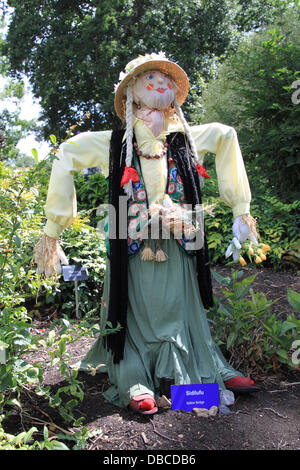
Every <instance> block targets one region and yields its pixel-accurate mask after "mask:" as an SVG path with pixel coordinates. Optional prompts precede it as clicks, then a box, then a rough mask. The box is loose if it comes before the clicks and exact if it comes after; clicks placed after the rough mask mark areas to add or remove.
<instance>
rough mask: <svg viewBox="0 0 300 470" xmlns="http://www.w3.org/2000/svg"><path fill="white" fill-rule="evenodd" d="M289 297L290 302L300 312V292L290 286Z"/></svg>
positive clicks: (288, 289)
mask: <svg viewBox="0 0 300 470" xmlns="http://www.w3.org/2000/svg"><path fill="white" fill-rule="evenodd" d="M287 299H288V302H289V304H290V305H291V306H292V307H293V308H294V309H295V310H296V312H298V313H300V294H299V293H298V292H296V291H294V290H292V289H291V288H290V287H288V288H287Z"/></svg>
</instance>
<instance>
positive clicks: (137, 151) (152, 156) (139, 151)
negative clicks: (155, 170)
mask: <svg viewBox="0 0 300 470" xmlns="http://www.w3.org/2000/svg"><path fill="white" fill-rule="evenodd" d="M133 145H134V147H135V149H136V153H137V154H138V156H139V157H143V158H146V159H147V160H159V159H160V158H162V157H163V156H164V155H166V153H167V150H168V143H167V142H166V143H164V148H163V149H162V151H161V153H160V154H155V155H149V154H148V153H147V154H146V155H144V154H143V153H142V151H141V150H139V149H138V144H137V143H136V142H135V143H134V144H133Z"/></svg>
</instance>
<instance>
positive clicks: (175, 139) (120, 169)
mask: <svg viewBox="0 0 300 470" xmlns="http://www.w3.org/2000/svg"><path fill="white" fill-rule="evenodd" d="M124 132H125V131H124V130H121V131H113V132H112V136H111V141H110V163H109V198H108V199H109V204H112V205H113V206H114V207H115V218H116V238H114V239H113V238H112V239H110V241H109V244H110V294H109V307H108V318H107V321H109V322H111V324H112V326H113V328H115V327H116V326H117V324H118V323H119V324H120V325H121V327H122V328H121V329H120V331H118V332H117V333H114V334H109V335H107V336H106V337H105V338H104V341H105V345H106V348H107V349H108V350H111V351H112V353H113V356H114V363H116V364H117V363H119V362H120V360H121V359H123V353H124V345H125V337H126V327H127V307H128V246H127V239H121V238H120V239H119V238H117V237H118V234H119V217H120V211H119V196H124V195H125V192H124V190H123V188H122V187H121V179H122V176H123V173H124V169H125V159H126V145H123V146H122V140H123V136H124ZM134 141H135V139H134ZM167 142H168V144H169V146H168V149H169V151H170V155H171V156H172V158H173V160H174V162H175V165H176V167H177V170H178V173H179V175H180V177H181V179H182V183H183V189H184V194H185V198H186V203H187V204H192V207H193V208H194V207H195V205H196V204H201V190H200V183H199V177H198V172H197V170H196V167H195V164H194V162H193V160H192V158H191V157H190V155H191V150H190V147H189V144H188V142H187V141H186V138H185V135H184V134H182V133H179V132H178V133H172V134H169V135H168V137H167ZM110 226H112V225H110ZM196 260H197V277H198V285H199V291H200V295H201V299H202V302H203V305H204V307H205V308H209V307H211V306H212V305H213V297H212V284H211V275H210V267H209V259H208V249H207V242H206V237H205V236H204V246H203V248H201V249H200V250H197V252H196Z"/></svg>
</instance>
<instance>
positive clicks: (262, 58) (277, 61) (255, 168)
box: [194, 10, 300, 202]
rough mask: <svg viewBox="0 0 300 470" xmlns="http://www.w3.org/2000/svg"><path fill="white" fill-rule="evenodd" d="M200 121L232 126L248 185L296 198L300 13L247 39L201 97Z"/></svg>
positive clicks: (299, 148) (289, 14) (299, 135)
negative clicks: (248, 176) (250, 180)
mask: <svg viewBox="0 0 300 470" xmlns="http://www.w3.org/2000/svg"><path fill="white" fill-rule="evenodd" d="M202 105H203V108H204V110H205V112H204V116H201V114H200V113H198V114H197V115H196V116H194V118H195V119H196V120H197V119H201V118H202V122H211V121H221V122H223V123H225V124H229V125H231V126H233V127H235V128H236V130H237V132H238V135H239V139H240V143H241V146H242V151H243V154H244V157H245V160H246V164H247V167H248V168H249V171H250V172H251V173H252V174H253V184H256V185H257V186H258V185H262V184H263V185H266V184H268V185H269V186H271V187H272V188H273V193H274V194H277V195H278V196H280V197H281V198H282V199H283V201H285V202H289V201H293V200H294V199H299V173H300V171H299V163H300V146H299V139H300V130H299V119H300V14H299V12H298V13H297V11H296V10H292V11H290V12H287V13H286V14H285V15H284V17H283V18H281V20H280V21H279V22H277V23H276V24H275V25H270V26H269V27H267V28H265V29H264V30H262V31H260V32H258V33H255V34H253V35H250V36H249V37H248V38H247V39H246V40H245V41H244V42H243V43H242V44H241V45H240V47H239V49H238V51H237V52H236V53H235V54H234V55H231V56H230V57H229V58H227V59H226V61H225V62H224V64H223V65H222V67H221V69H220V71H219V75H218V78H217V79H216V80H215V81H212V82H210V83H209V84H208V86H207V89H206V90H205V91H204V93H203V100H202Z"/></svg>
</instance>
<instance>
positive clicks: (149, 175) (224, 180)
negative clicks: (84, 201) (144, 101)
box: [44, 118, 251, 238]
mask: <svg viewBox="0 0 300 470" xmlns="http://www.w3.org/2000/svg"><path fill="white" fill-rule="evenodd" d="M190 130H191V133H192V136H193V138H194V141H195V144H196V148H197V152H198V159H199V161H201V159H202V158H203V156H204V154H205V153H206V152H211V153H215V154H216V171H217V176H218V185H219V192H220V197H221V199H222V200H223V201H224V202H225V203H226V204H228V205H229V206H230V207H231V208H232V210H233V216H234V217H237V216H239V215H242V214H246V213H249V212H250V201H251V192H250V188H249V183H248V178H247V174H246V171H245V167H244V162H243V158H242V154H241V150H240V147H239V143H238V139H237V135H236V132H235V130H234V129H233V128H232V127H229V126H226V125H223V124H220V123H210V124H204V125H198V126H191V127H190ZM175 131H183V129H182V127H181V124H175V123H172V122H171V121H169V122H168V123H167V129H166V130H165V131H163V132H162V133H161V134H160V135H159V136H158V137H155V136H154V135H153V133H152V131H151V130H150V129H149V128H148V127H147V126H146V125H145V124H144V123H143V121H141V120H139V119H137V118H135V121H134V132H135V136H136V140H137V144H138V147H139V149H140V150H141V151H142V152H143V154H147V153H148V154H150V155H154V154H156V153H159V152H160V150H161V149H162V147H163V144H164V143H165V141H166V136H167V134H169V133H170V132H175ZM111 133H112V131H100V132H83V133H81V134H78V135H76V136H74V137H72V138H71V139H69V140H68V141H67V142H65V143H63V144H62V145H61V146H60V148H59V151H58V154H57V156H58V159H57V160H55V161H54V162H53V167H52V172H51V177H50V182H49V189H48V196H47V201H46V206H45V214H46V217H47V224H46V227H45V230H44V231H45V233H46V234H47V235H48V236H49V237H53V238H58V237H59V236H60V234H61V232H62V231H63V230H64V229H65V228H66V227H67V226H68V225H70V224H71V223H72V221H73V220H74V218H75V217H76V212H77V206H76V192H75V188H74V181H73V172H74V171H79V170H82V169H83V168H91V167H95V166H101V168H102V172H103V174H104V176H105V177H107V176H108V173H109V147H110V138H111ZM141 169H142V173H143V177H144V181H145V186H146V190H147V195H148V199H149V204H151V203H152V202H160V201H161V200H162V198H163V195H164V192H165V188H166V183H167V176H168V172H167V158H166V156H165V157H164V158H162V159H160V160H147V159H145V158H141Z"/></svg>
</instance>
